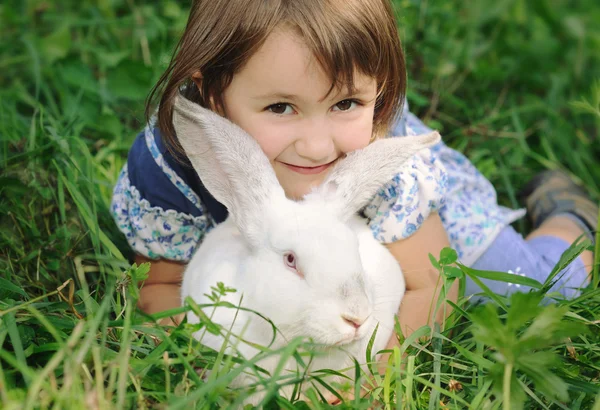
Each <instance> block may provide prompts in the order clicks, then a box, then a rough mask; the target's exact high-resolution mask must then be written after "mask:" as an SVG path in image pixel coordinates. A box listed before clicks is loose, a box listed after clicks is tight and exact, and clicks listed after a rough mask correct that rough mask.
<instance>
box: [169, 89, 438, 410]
mask: <svg viewBox="0 0 600 410" xmlns="http://www.w3.org/2000/svg"><path fill="white" fill-rule="evenodd" d="M173 124H174V126H175V130H176V133H177V137H178V139H179V141H180V143H181V145H182V147H183V148H184V150H185V152H186V154H187V156H188V158H189V160H190V162H191V164H192V166H193V167H194V169H195V170H196V172H197V173H198V174H199V176H200V178H201V180H202V182H203V184H204V185H205V186H206V188H207V189H208V190H209V192H211V194H212V195H213V196H214V197H215V198H216V199H217V200H218V201H220V202H221V203H223V204H224V205H225V206H226V207H227V209H228V210H229V217H228V218H227V219H226V220H225V221H224V222H223V223H221V224H219V225H218V226H216V227H215V228H214V229H212V230H211V231H210V232H209V233H207V234H206V236H205V237H204V239H203V242H202V244H201V245H200V246H199V248H198V249H197V251H196V253H195V254H194V256H193V257H192V260H191V261H190V263H189V265H188V267H187V268H186V270H185V272H184V276H183V283H182V294H181V295H182V299H185V298H186V297H187V296H191V297H192V299H194V301H195V302H196V303H198V304H210V303H212V302H211V301H210V299H209V298H208V297H207V295H210V294H211V287H213V286H215V285H216V284H217V282H223V283H224V284H225V285H226V286H228V287H231V288H234V289H236V290H237V292H236V293H228V294H227V295H226V296H225V297H224V298H223V299H222V300H224V301H227V302H230V303H232V304H233V305H235V306H239V305H240V300H241V306H243V307H245V308H248V309H251V310H253V311H256V312H259V313H260V314H262V315H264V316H265V317H268V318H269V319H271V320H272V321H273V323H274V324H275V325H276V326H277V328H278V330H279V332H278V334H277V337H276V338H275V342H274V344H273V345H271V348H277V347H281V346H283V345H284V344H285V343H286V342H287V341H289V340H291V339H292V338H294V337H296V336H303V337H308V338H311V339H312V340H313V341H314V342H316V343H318V344H322V345H326V346H340V349H331V348H325V349H323V350H322V352H324V353H323V354H321V355H317V356H316V357H315V358H314V359H313V361H312V364H311V369H314V370H317V369H333V370H340V369H348V368H350V369H353V357H355V358H356V359H357V360H358V361H359V363H362V362H364V361H365V356H366V354H365V352H366V349H367V344H368V342H369V339H370V338H371V335H372V333H373V331H374V329H375V327H376V326H377V325H379V327H378V330H377V334H376V338H375V342H374V345H373V348H372V351H373V352H378V351H379V350H381V349H384V348H385V346H386V344H387V342H388V340H389V338H390V337H391V334H392V331H393V328H394V317H395V314H396V313H397V312H398V308H399V306H400V301H401V299H402V297H403V295H404V291H405V282H404V278H403V275H402V271H401V269H400V266H399V264H398V262H397V261H396V259H395V258H394V256H393V255H392V254H391V253H390V252H389V251H388V250H387V248H385V247H384V246H383V245H382V244H380V243H379V242H378V241H377V240H375V239H374V237H373V234H372V233H371V231H370V229H369V227H368V226H367V224H366V221H365V220H364V219H363V218H361V217H359V216H358V215H357V213H358V211H360V210H361V209H362V208H363V207H364V206H366V205H367V203H368V202H369V201H370V200H371V199H372V197H373V196H374V195H375V194H376V193H377V191H378V190H379V189H380V188H381V186H383V185H384V184H385V183H386V182H388V181H389V180H390V179H392V177H393V176H394V175H395V174H397V173H398V172H399V171H400V170H401V168H402V165H403V164H404V162H405V161H406V160H408V159H409V158H410V157H411V156H412V155H413V154H415V153H416V152H418V151H419V150H421V149H423V148H426V147H428V146H431V145H433V144H435V143H436V142H438V141H439V139H440V137H439V134H438V133H437V132H433V133H430V134H425V135H420V136H415V137H406V138H388V139H383V140H379V141H376V142H374V143H371V144H370V145H369V146H367V147H366V148H364V149H361V150H357V151H354V152H352V153H349V154H348V155H347V156H346V157H345V158H344V159H342V160H340V161H338V163H337V164H336V165H335V166H334V168H333V169H332V170H331V172H330V174H329V175H328V176H327V177H326V179H325V181H324V182H323V183H322V184H321V185H320V186H319V187H316V188H315V189H314V190H313V191H312V192H310V193H309V194H307V195H306V196H305V197H304V198H303V200H301V201H292V200H289V199H287V198H286V196H285V193H284V191H283V189H282V187H281V186H280V185H279V183H278V181H277V177H276V176H275V173H274V171H273V168H272V166H271V164H270V163H269V160H268V159H267V157H266V156H265V155H264V153H263V152H262V150H261V148H260V146H259V145H258V143H257V142H256V141H255V140H254V139H253V138H252V137H251V136H250V135H249V134H247V133H246V132H244V131H243V130H242V129H241V128H239V127H238V126H236V125H235V124H233V123H232V122H230V121H229V120H227V119H225V118H223V117H221V116H220V115H218V114H216V113H214V112H212V111H210V110H208V109H205V108H203V107H201V106H199V105H198V104H196V103H193V102H191V101H189V100H187V99H185V98H184V97H182V96H178V97H177V99H176V102H175V106H174V113H173ZM290 253H292V255H293V258H292V259H294V260H295V262H296V268H295V269H294V268H293V266H289V265H290V264H289V263H286V260H287V262H289V259H286V258H289V255H290ZM204 311H205V313H206V314H207V315H209V316H211V315H212V321H213V322H214V323H217V324H219V325H221V326H223V329H224V332H223V333H225V332H226V331H227V330H228V329H231V333H232V334H234V335H241V336H242V337H243V339H244V340H247V341H250V342H252V343H255V344H258V345H261V346H267V345H269V344H270V343H271V342H272V339H273V329H272V327H271V325H270V324H269V323H268V322H267V321H266V320H265V319H263V318H261V317H260V316H258V315H256V314H254V313H251V312H248V311H245V310H238V309H233V308H226V307H219V308H217V309H216V310H214V312H213V308H212V307H211V308H205V310H204ZM187 319H188V322H189V323H198V318H197V317H196V315H195V314H194V313H193V312H189V313H188V316H187ZM357 326H358V328H357ZM200 333H202V334H203V336H202V343H203V344H204V345H207V346H209V347H212V348H214V349H216V350H220V349H221V347H222V345H223V342H224V340H225V339H224V336H222V335H213V334H211V333H209V332H205V331H203V330H201V331H199V332H198V334H196V335H195V337H197V338H199V337H200ZM230 343H234V342H232V341H231V340H230ZM234 344H236V348H237V350H238V351H239V353H241V354H242V355H243V356H244V357H245V358H247V359H249V358H251V357H253V356H254V355H255V354H256V353H258V350H257V349H256V348H254V347H252V346H251V345H249V344H247V343H244V342H243V341H242V342H240V341H237V342H235V343H234ZM258 365H259V366H261V367H262V368H264V369H266V370H268V371H269V372H271V371H273V370H274V368H275V367H276V365H277V359H276V358H274V357H273V356H271V357H269V358H267V359H265V360H262V361H260V362H259V363H258ZM296 369H297V364H296V363H295V361H293V360H290V361H289V363H287V364H286V366H285V369H284V371H285V370H291V371H295V370H296ZM353 371H354V370H351V372H353ZM251 380H255V379H252V377H251V376H249V375H243V374H242V375H240V376H239V377H238V378H237V379H236V380H234V382H233V385H237V386H239V385H243V384H248V383H251ZM257 397H259V396H256V397H255V398H254V399H253V401H254V402H256V401H257V400H258V399H257Z"/></svg>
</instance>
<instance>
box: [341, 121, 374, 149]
mask: <svg viewBox="0 0 600 410" xmlns="http://www.w3.org/2000/svg"><path fill="white" fill-rule="evenodd" d="M372 133H373V124H371V123H367V124H361V125H358V126H353V127H348V128H346V129H344V130H342V131H341V132H340V133H339V134H338V135H340V136H341V141H340V143H339V147H340V149H341V151H343V152H352V151H355V150H357V149H361V148H364V147H366V146H367V145H369V142H370V141H371V135H372Z"/></svg>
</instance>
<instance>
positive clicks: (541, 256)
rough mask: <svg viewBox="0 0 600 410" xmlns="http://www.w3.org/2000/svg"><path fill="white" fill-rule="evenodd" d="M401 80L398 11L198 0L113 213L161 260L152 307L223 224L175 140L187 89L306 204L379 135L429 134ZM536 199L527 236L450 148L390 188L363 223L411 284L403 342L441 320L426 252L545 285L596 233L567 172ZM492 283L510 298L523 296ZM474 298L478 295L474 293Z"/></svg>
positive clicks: (580, 278)
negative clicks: (566, 256) (434, 311)
mask: <svg viewBox="0 0 600 410" xmlns="http://www.w3.org/2000/svg"><path fill="white" fill-rule="evenodd" d="M405 78H406V72H405V66H404V56H403V53H402V48H401V45H400V41H399V39H398V34H397V29H396V23H395V20H394V16H393V12H392V6H391V4H390V1H389V0H344V1H337V0H297V1H286V0H252V1H249V0H196V1H195V2H194V3H193V6H192V10H191V14H190V17H189V21H188V24H187V27H186V30H185V32H184V34H183V37H182V38H181V40H180V42H179V44H178V46H177V50H176V53H175V55H174V57H173V59H172V61H171V64H170V65H169V67H168V69H167V71H166V72H165V73H164V74H163V76H162V77H161V78H160V80H159V82H158V84H157V85H156V87H155V88H154V90H153V91H152V93H151V96H150V98H149V104H148V106H147V112H146V113H147V114H148V113H149V112H150V110H151V108H150V102H152V100H153V99H154V98H155V97H157V98H159V100H160V101H159V105H158V115H157V121H156V122H154V121H150V123H149V125H148V126H147V127H146V129H145V131H144V132H142V133H141V134H140V135H139V136H138V137H137V139H136V140H135V142H134V144H133V147H132V148H131V151H130V153H129V156H128V162H127V164H126V165H125V167H124V168H123V170H122V172H121V175H120V177H119V180H118V183H117V185H116V187H115V190H114V197H113V203H112V212H113V214H114V217H115V220H116V222H117V224H118V225H119V227H120V229H121V230H122V231H123V232H124V233H125V235H126V236H127V239H128V240H129V243H130V245H131V246H132V247H133V249H134V250H135V252H136V254H137V256H136V258H135V260H136V262H137V263H142V262H146V261H151V262H152V265H151V270H150V274H149V277H148V279H147V280H146V282H145V283H144V285H143V287H142V289H141V299H140V307H141V309H143V310H144V311H146V312H148V313H154V312H157V311H162V310H165V309H168V308H172V307H176V306H179V305H180V297H179V295H180V290H179V286H180V281H181V275H182V272H183V270H184V268H185V264H186V262H188V261H189V259H190V257H191V255H192V253H193V252H194V249H196V247H197V246H198V244H199V243H201V242H202V238H203V236H204V235H205V234H206V232H207V231H208V230H210V229H211V228H212V227H214V226H215V225H216V224H218V223H220V222H222V221H223V220H224V219H225V217H226V216H227V210H226V209H225V208H224V207H223V206H222V205H221V204H219V203H218V202H217V201H216V200H215V199H214V198H212V197H211V195H210V194H209V193H208V192H207V191H206V189H205V188H204V187H203V185H202V182H201V181H200V179H199V178H198V176H197V175H196V173H195V172H194V171H193V169H192V168H191V166H190V165H189V162H188V161H187V159H186V157H185V154H184V153H183V152H182V149H181V147H180V146H179V144H178V142H177V136H176V135H175V131H174V129H173V124H172V110H173V101H174V98H175V96H176V95H177V94H178V93H182V94H183V95H184V96H185V97H186V98H188V99H190V100H192V101H194V102H196V103H198V104H200V105H202V106H205V107H208V108H210V109H212V110H214V111H216V112H218V113H219V114H221V115H223V116H225V117H227V118H228V119H230V120H231V121H233V122H235V123H236V124H237V125H239V126H240V127H241V128H243V129H244V130H245V131H247V132H248V133H249V134H250V135H252V136H253V137H254V138H255V139H256V140H257V142H258V143H259V145H260V146H261V148H262V149H263V151H264V152H265V154H266V155H267V157H268V158H269V160H270V161H271V164H272V165H273V168H274V170H275V172H276V175H277V178H278V180H279V182H280V183H281V185H282V187H283V188H284V190H285V192H286V195H287V196H288V197H290V198H294V199H301V198H302V196H303V195H304V194H306V193H307V192H308V191H309V190H310V189H311V187H313V186H315V185H317V184H319V183H320V181H322V180H323V179H324V176H325V175H327V173H328V172H329V170H330V169H331V167H332V165H333V164H334V163H335V162H336V161H337V160H338V159H340V158H342V157H343V156H344V155H345V154H346V153H348V152H350V151H353V150H355V149H360V148H363V147H365V146H366V145H367V144H369V143H370V142H371V141H373V140H375V139H376V138H384V137H386V136H388V135H394V136H407V138H410V135H414V134H417V133H424V132H428V131H429V130H428V129H427V128H426V127H425V126H424V125H423V123H421V122H420V121H419V120H418V119H417V118H415V116H414V115H412V114H411V113H410V112H409V111H408V108H407V106H406V104H405V103H404V97H405V87H406V82H405ZM398 113H400V119H399V120H397V121H396V116H397V114H398ZM524 200H525V201H526V205H527V208H528V210H530V211H531V216H532V218H533V223H534V226H535V227H536V228H537V229H536V230H535V231H534V232H533V233H532V234H531V235H530V236H529V237H528V238H527V239H523V238H522V237H521V236H520V235H519V234H517V233H516V232H515V231H514V230H513V229H512V228H511V227H510V225H509V224H510V223H512V222H513V221H515V220H517V219H518V218H520V217H522V216H523V215H524V213H525V211H524V210H517V211H513V210H509V209H506V208H503V207H500V206H498V204H497V202H496V193H495V191H494V189H493V187H492V186H491V185H490V183H489V182H488V181H487V180H486V179H485V178H484V177H483V176H482V175H481V174H480V173H479V172H478V171H477V170H476V169H475V168H474V167H473V165H471V164H470V163H469V161H468V160H467V159H466V158H464V157H463V156H462V155H461V154H459V153H457V152H455V151H453V150H451V149H449V148H448V147H447V146H446V145H444V144H443V143H440V144H439V145H438V146H436V147H434V148H433V149H431V150H425V151H423V152H421V153H419V154H418V155H416V156H415V157H414V158H413V160H412V163H411V164H409V165H408V166H406V167H405V168H404V169H402V170H398V174H397V175H396V177H395V178H393V179H392V180H391V181H389V183H388V184H386V185H385V186H383V187H382V188H381V191H380V193H379V195H377V196H376V197H375V198H374V199H373V200H372V202H371V203H370V205H369V206H367V207H366V208H365V210H364V215H365V216H366V218H367V219H366V220H367V223H368V224H369V226H370V227H371V229H372V231H373V235H375V237H376V238H377V239H379V240H380V241H381V242H383V243H385V244H387V246H388V248H389V250H390V252H392V254H393V255H394V256H395V257H396V259H397V260H398V262H399V263H400V264H401V265H402V268H403V271H404V274H405V276H406V284H407V292H406V296H405V298H404V300H403V303H402V308H401V309H400V312H399V320H400V323H401V325H402V329H403V331H404V333H405V335H406V334H408V333H410V332H411V331H413V330H415V329H417V328H418V327H420V326H422V325H425V324H427V323H429V321H430V319H431V318H430V317H429V308H430V305H431V301H432V299H433V298H434V297H435V296H436V284H437V282H438V273H437V271H436V270H435V269H434V268H432V266H431V263H430V262H429V259H428V254H429V253H431V254H433V255H439V252H440V250H441V249H442V248H444V247H446V246H452V247H453V248H454V249H456V251H457V252H458V254H459V257H460V259H461V261H462V262H463V263H465V264H466V265H469V266H472V267H474V268H477V269H484V270H496V271H511V272H518V273H522V274H526V275H528V276H531V277H534V278H536V279H538V280H541V281H543V280H544V277H545V275H547V274H548V273H549V272H550V271H551V269H552V267H553V266H554V264H555V263H556V262H557V260H558V258H559V257H560V255H561V254H562V252H563V251H564V250H565V249H566V248H567V247H568V246H569V245H570V244H571V243H572V242H573V241H574V240H575V239H576V238H577V237H579V236H580V235H581V234H583V233H585V232H589V231H590V230H591V229H594V228H595V226H596V224H597V221H596V218H597V215H598V210H597V207H596V206H595V205H594V204H593V203H592V202H591V201H590V200H589V199H588V198H587V196H586V195H585V194H584V193H582V192H581V191H579V190H578V189H577V188H576V187H575V186H574V184H573V183H571V182H570V180H568V179H567V178H566V177H564V176H563V175H562V174H556V173H551V174H542V175H541V176H540V177H539V178H537V179H536V180H534V181H532V183H531V184H530V185H529V186H528V188H527V190H526V192H525V195H524ZM591 265H592V255H591V253H590V252H585V253H584V254H582V255H581V257H580V258H578V259H577V260H576V261H574V262H573V264H572V265H571V266H570V268H569V269H568V271H567V272H566V274H565V275H563V276H562V279H561V280H560V281H559V282H558V283H557V284H556V285H555V288H556V289H559V290H560V291H561V292H562V293H564V294H565V295H568V296H572V295H574V294H575V293H576V288H577V287H580V286H582V285H584V284H585V281H586V277H587V274H588V268H589V267H590V266H591ZM487 283H488V285H489V286H492V288H493V289H494V290H495V291H496V292H499V293H508V292H510V291H512V290H513V289H516V287H513V286H507V285H505V284H502V283H494V282H491V281H488V282H487ZM467 291H468V292H469V293H476V292H477V291H478V289H477V288H476V286H475V285H474V284H472V283H469V284H468V288H467ZM449 297H450V299H455V298H456V289H453V290H452V292H451V294H450V296H449ZM437 319H440V318H437Z"/></svg>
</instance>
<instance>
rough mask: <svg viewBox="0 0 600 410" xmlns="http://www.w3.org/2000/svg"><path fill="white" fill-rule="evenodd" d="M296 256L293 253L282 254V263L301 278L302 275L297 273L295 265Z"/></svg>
mask: <svg viewBox="0 0 600 410" xmlns="http://www.w3.org/2000/svg"><path fill="white" fill-rule="evenodd" d="M296 260H297V258H296V255H295V254H294V252H286V253H284V254H283V263H284V264H285V266H287V267H288V268H290V269H293V270H294V271H295V272H296V273H297V274H298V275H300V276H301V277H303V275H302V274H301V273H300V272H298V266H297V265H296Z"/></svg>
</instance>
